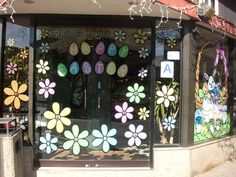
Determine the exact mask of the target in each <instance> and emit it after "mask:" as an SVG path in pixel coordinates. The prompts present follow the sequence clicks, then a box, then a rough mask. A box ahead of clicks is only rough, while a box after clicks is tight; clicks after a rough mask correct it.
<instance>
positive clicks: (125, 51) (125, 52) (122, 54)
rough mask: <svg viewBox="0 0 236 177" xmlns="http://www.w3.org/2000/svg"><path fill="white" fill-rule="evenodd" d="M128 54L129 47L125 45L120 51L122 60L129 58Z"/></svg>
mask: <svg viewBox="0 0 236 177" xmlns="http://www.w3.org/2000/svg"><path fill="white" fill-rule="evenodd" d="M128 54H129V46H128V45H124V46H122V47H121V48H120V49H119V56H120V58H125V57H127V56H128Z"/></svg>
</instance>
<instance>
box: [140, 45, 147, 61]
mask: <svg viewBox="0 0 236 177" xmlns="http://www.w3.org/2000/svg"><path fill="white" fill-rule="evenodd" d="M138 53H139V57H140V58H143V59H146V58H147V57H148V56H149V53H148V48H144V47H141V49H139V50H138Z"/></svg>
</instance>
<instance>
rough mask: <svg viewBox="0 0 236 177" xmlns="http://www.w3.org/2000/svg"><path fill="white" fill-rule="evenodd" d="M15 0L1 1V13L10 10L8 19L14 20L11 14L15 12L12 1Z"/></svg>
mask: <svg viewBox="0 0 236 177" xmlns="http://www.w3.org/2000/svg"><path fill="white" fill-rule="evenodd" d="M14 1H15V0H5V1H4V2H2V4H1V6H0V11H1V12H3V13H7V12H8V11H9V10H10V11H11V12H10V13H11V15H10V19H11V20H12V21H13V22H14V19H13V14H14V13H16V11H15V9H14V7H13V3H14Z"/></svg>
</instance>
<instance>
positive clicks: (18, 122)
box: [11, 117, 25, 130]
mask: <svg viewBox="0 0 236 177" xmlns="http://www.w3.org/2000/svg"><path fill="white" fill-rule="evenodd" d="M24 123H25V119H24V118H22V119H20V118H19V117H16V122H15V121H13V122H11V125H12V126H14V127H17V128H20V129H21V130H25V125H24Z"/></svg>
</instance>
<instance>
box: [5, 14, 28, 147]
mask: <svg viewBox="0 0 236 177" xmlns="http://www.w3.org/2000/svg"><path fill="white" fill-rule="evenodd" d="M29 27H30V23H29V19H27V18H17V17H16V18H15V22H12V21H11V19H7V22H6V34H5V41H6V42H5V50H4V77H3V87H4V89H3V92H4V93H3V98H4V101H3V117H12V118H16V122H12V125H10V126H17V127H18V128H20V129H21V130H22V131H23V133H25V136H24V140H25V141H24V143H26V142H28V136H27V128H28V118H27V114H28V89H27V88H28V63H29V44H30V28H29Z"/></svg>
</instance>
